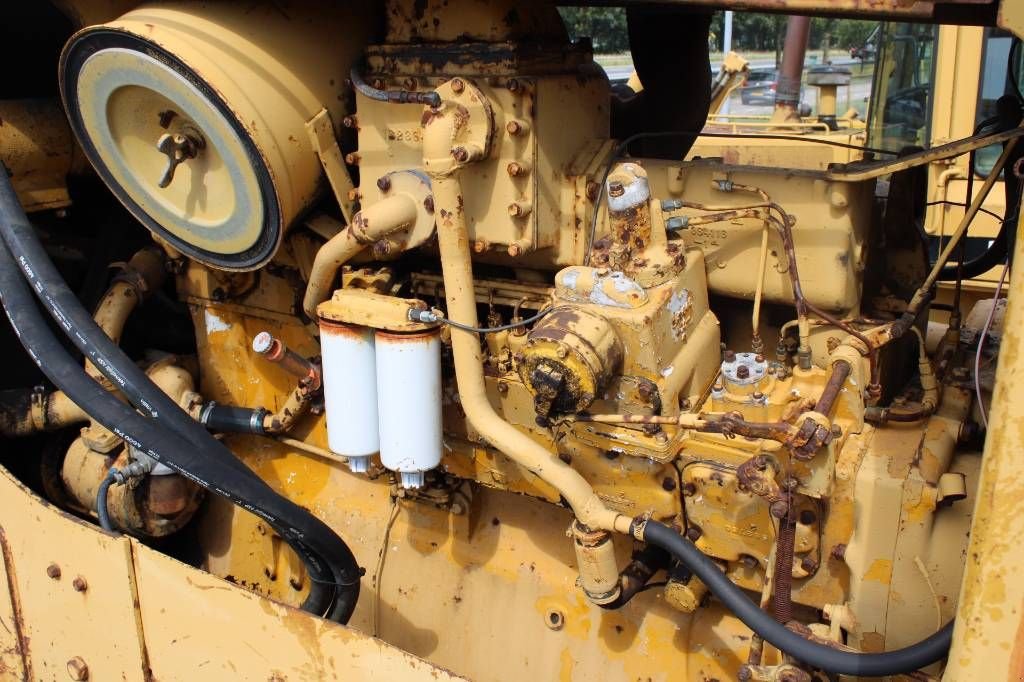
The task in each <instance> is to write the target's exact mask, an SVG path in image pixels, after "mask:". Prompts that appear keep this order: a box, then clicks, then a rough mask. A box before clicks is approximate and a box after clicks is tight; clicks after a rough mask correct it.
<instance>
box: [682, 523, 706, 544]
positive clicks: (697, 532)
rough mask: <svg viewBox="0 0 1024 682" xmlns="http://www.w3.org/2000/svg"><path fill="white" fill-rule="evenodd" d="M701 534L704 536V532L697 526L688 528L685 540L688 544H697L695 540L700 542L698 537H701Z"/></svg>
mask: <svg viewBox="0 0 1024 682" xmlns="http://www.w3.org/2000/svg"><path fill="white" fill-rule="evenodd" d="M703 534H704V531H702V530H701V529H700V528H698V527H697V526H690V527H689V528H687V529H686V538H687V539H688V540H689V541H690V542H697V540H700V536H701V535H703Z"/></svg>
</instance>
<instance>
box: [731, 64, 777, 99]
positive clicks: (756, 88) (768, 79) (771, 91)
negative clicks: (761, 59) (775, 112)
mask: <svg viewBox="0 0 1024 682" xmlns="http://www.w3.org/2000/svg"><path fill="white" fill-rule="evenodd" d="M778 84H779V72H778V71H776V70H775V69H752V70H751V71H750V73H749V74H748V75H747V80H746V81H745V82H744V83H743V86H742V87H740V100H741V101H742V102H743V103H744V104H765V105H772V104H775V88H776V86H777V85H778Z"/></svg>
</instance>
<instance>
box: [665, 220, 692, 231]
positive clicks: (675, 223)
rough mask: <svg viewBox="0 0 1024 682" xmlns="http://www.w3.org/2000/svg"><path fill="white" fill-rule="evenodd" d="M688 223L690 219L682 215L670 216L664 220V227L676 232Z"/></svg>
mask: <svg viewBox="0 0 1024 682" xmlns="http://www.w3.org/2000/svg"><path fill="white" fill-rule="evenodd" d="M689 224H690V220H689V219H688V218H684V217H683V216H672V217H671V218H669V219H668V220H666V221H665V229H666V230H668V231H669V232H678V231H679V230H682V229H684V228H685V227H686V226H687V225H689Z"/></svg>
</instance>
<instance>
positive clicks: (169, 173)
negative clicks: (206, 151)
mask: <svg viewBox="0 0 1024 682" xmlns="http://www.w3.org/2000/svg"><path fill="white" fill-rule="evenodd" d="M205 146H206V143H205V142H204V141H203V138H202V137H200V136H198V135H196V136H193V135H187V134H185V133H173V134H172V133H164V134H163V135H161V136H160V139H159V140H157V142H156V148H157V149H159V150H160V152H162V153H163V154H165V155H166V156H167V170H165V171H164V174H163V177H161V178H160V182H159V183H158V184H159V185H160V187H167V186H168V185H170V184H171V181H172V180H174V171H175V170H177V168H178V166H179V165H180V164H182V163H184V162H185V161H188V160H189V159H194V158H195V157H196V155H198V154H199V150H200V149H202V148H203V147H205Z"/></svg>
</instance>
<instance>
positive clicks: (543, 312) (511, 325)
mask: <svg viewBox="0 0 1024 682" xmlns="http://www.w3.org/2000/svg"><path fill="white" fill-rule="evenodd" d="M552 310H553V309H552V308H544V309H543V310H541V311H540V312H539V313H537V314H536V315H533V316H531V317H527V318H525V319H522V320H519V321H518V322H510V323H509V324H503V325H501V326H498V327H470V326H469V325H468V324H462V323H461V322H455V321H453V320H449V319H448V318H447V317H441V318H438V320H437V321H438V322H440V323H441V324H446V325H448V326H449V327H455V328H456V329H462V330H463V331H467V332H476V333H477V334H492V333H494V332H503V331H507V330H509V329H517V328H519V327H525V326H526V325H528V324H533V323H534V322H536V321H537V320H539V319H541V318H542V317H544V316H545V315H547V314H548V313H550V312H551V311H552Z"/></svg>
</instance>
